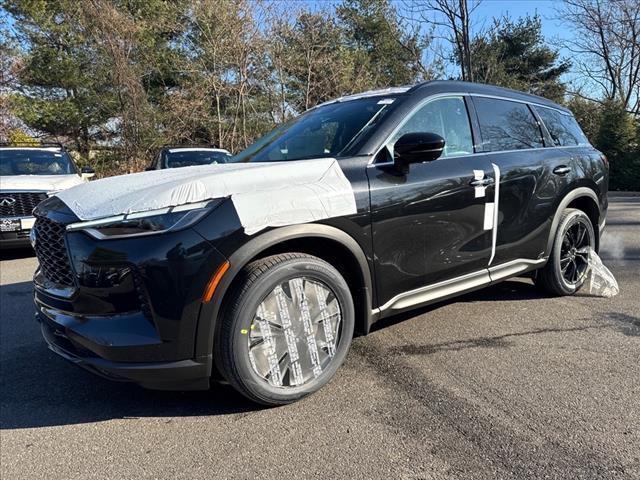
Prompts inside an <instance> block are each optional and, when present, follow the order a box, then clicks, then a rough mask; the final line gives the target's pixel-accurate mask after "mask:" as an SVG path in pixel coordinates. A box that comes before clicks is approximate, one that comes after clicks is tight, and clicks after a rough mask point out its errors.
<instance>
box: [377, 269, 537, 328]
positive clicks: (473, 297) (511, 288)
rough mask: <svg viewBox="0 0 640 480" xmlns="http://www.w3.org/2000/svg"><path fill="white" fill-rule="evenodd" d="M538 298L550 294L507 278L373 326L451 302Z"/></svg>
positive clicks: (382, 325) (525, 282)
mask: <svg viewBox="0 0 640 480" xmlns="http://www.w3.org/2000/svg"><path fill="white" fill-rule="evenodd" d="M538 298H549V295H548V294H547V293H545V292H544V291H542V290H540V289H539V288H538V287H536V286H535V285H534V284H533V283H531V281H530V280H524V279H520V280H507V281H504V282H501V283H498V284H496V285H491V286H489V287H485V288H482V289H480V290H476V291H474V292H471V293H467V294H466V295H461V296H460V297H454V298H452V299H450V300H445V301H442V302H437V303H434V304H432V305H428V306H426V307H421V308H417V309H414V310H410V311H408V312H404V313H399V314H397V315H393V316H392V317H388V318H385V319H383V320H380V321H379V322H376V323H375V325H373V326H372V329H371V330H372V331H376V330H380V329H382V328H387V327H389V326H391V325H395V324H396V323H400V322H403V321H405V320H408V319H410V318H414V317H417V316H420V315H424V314H425V313H429V312H432V311H434V310H437V309H438V308H441V307H442V306H444V305H448V304H450V303H459V302H506V301H522V300H535V299H538Z"/></svg>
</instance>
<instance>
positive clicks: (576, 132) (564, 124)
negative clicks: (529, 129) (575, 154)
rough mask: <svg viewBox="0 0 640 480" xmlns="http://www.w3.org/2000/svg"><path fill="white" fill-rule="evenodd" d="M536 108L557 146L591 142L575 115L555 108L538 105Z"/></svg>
mask: <svg viewBox="0 0 640 480" xmlns="http://www.w3.org/2000/svg"><path fill="white" fill-rule="evenodd" d="M535 109H536V112H537V113H538V115H540V118H541V119H542V121H543V122H544V125H545V126H546V127H547V130H548V131H549V134H550V135H551V139H552V140H553V143H554V145H555V146H556V147H570V146H574V145H588V144H589V140H587V137H586V136H585V134H584V133H583V132H582V130H581V129H580V126H579V125H578V122H577V121H576V119H575V118H573V116H571V115H569V114H565V113H562V112H559V111H558V110H555V109H553V108H546V107H538V106H536V107H535Z"/></svg>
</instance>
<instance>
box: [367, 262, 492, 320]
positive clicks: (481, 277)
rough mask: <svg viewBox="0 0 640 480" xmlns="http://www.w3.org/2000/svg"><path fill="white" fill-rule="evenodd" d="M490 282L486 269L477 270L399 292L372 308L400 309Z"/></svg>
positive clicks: (380, 309)
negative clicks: (379, 305) (382, 303)
mask: <svg viewBox="0 0 640 480" xmlns="http://www.w3.org/2000/svg"><path fill="white" fill-rule="evenodd" d="M489 283H491V278H490V277H489V271H488V270H480V271H479V272H473V273H468V274H467V275H462V276H461V277H456V278H452V279H450V280H445V281H443V282H438V283H434V284H432V285H427V286H425V287H420V288H416V289H415V290H410V291H408V292H403V293H399V294H398V295H396V296H395V297H393V298H392V299H391V300H389V301H388V302H387V303H385V304H384V305H382V306H381V307H379V308H376V309H374V311H373V312H374V313H377V312H382V311H384V310H387V309H389V308H391V309H393V310H401V309H403V308H407V307H412V306H414V305H419V304H421V303H427V302H430V301H432V300H437V299H438V298H442V297H446V296H448V295H453V294H455V293H459V292H462V291H463V290H468V289H471V288H474V287H479V286H482V285H487V284H489Z"/></svg>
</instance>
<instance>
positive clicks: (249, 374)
mask: <svg viewBox="0 0 640 480" xmlns="http://www.w3.org/2000/svg"><path fill="white" fill-rule="evenodd" d="M225 301H226V304H225V305H224V306H223V313H222V316H221V322H222V324H221V328H220V329H219V332H218V334H217V337H216V342H215V344H214V345H215V347H214V356H215V358H216V364H217V366H218V368H219V370H220V372H221V373H222V375H223V376H224V377H225V379H226V380H227V381H228V382H229V383H230V384H231V385H232V386H233V387H234V388H235V389H236V390H238V391H239V392H240V393H242V394H243V395H245V396H246V397H248V398H249V399H251V400H253V401H255V402H258V403H261V404H263V405H270V406H274V405H284V404H287V403H291V402H295V401H297V400H299V399H301V398H303V397H305V396H307V395H310V394H312V393H314V392H316V391H317V390H319V389H320V388H322V387H323V386H324V385H325V384H326V383H327V382H328V381H329V380H330V379H331V378H332V377H333V375H334V374H335V372H336V371H337V370H338V368H339V367H340V365H341V364H342V362H343V361H344V359H345V357H346V355H347V351H348V349H349V346H350V344H351V339H352V337H353V329H354V323H355V315H354V307H353V299H352V297H351V292H350V290H349V286H348V285H347V283H346V281H345V280H344V278H343V277H342V276H341V275H340V273H339V272H338V271H337V270H336V269H335V268H334V267H332V266H331V265H329V264H328V263H327V262H325V261H323V260H321V259H319V258H317V257H313V256H311V255H306V254H302V253H285V254H280V255H274V256H270V257H266V258H263V259H260V260H257V261H255V262H253V263H251V264H249V265H247V266H246V267H245V268H244V269H243V270H242V271H241V272H240V274H239V275H238V278H237V279H236V280H235V281H234V285H233V286H232V290H231V291H230V292H229V294H228V295H227V296H226V300H225ZM334 330H335V331H334Z"/></svg>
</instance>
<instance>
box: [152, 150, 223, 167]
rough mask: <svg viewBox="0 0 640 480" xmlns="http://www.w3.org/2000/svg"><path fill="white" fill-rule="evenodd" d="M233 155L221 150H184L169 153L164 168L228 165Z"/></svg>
mask: <svg viewBox="0 0 640 480" xmlns="http://www.w3.org/2000/svg"><path fill="white" fill-rule="evenodd" d="M230 158H231V154H230V153H228V152H223V151H219V150H217V151H216V150H182V151H175V152H167V153H166V154H165V157H164V165H163V167H164V168H178V167H190V166H193V165H209V164H211V163H227V161H228V160H229V159H230Z"/></svg>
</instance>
